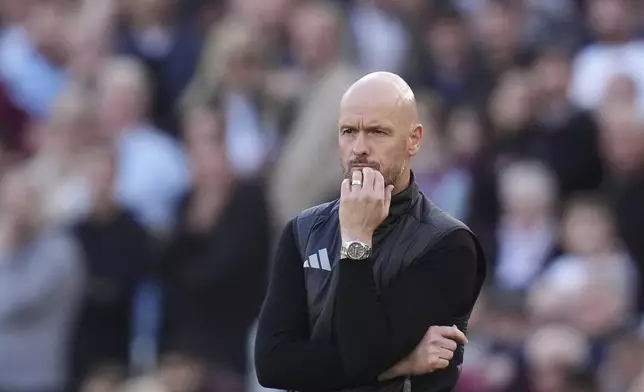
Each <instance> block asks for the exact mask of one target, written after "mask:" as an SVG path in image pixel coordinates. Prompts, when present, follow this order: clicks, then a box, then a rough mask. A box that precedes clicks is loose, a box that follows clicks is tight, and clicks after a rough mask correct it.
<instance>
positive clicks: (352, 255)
mask: <svg viewBox="0 0 644 392" xmlns="http://www.w3.org/2000/svg"><path fill="white" fill-rule="evenodd" d="M369 256H371V247H370V246H369V245H367V244H365V243H364V242H360V241H349V242H345V243H344V244H342V248H340V258H341V259H351V260H364V259H367V258H369Z"/></svg>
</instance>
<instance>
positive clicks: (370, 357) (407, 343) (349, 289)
mask: <svg viewBox="0 0 644 392" xmlns="http://www.w3.org/2000/svg"><path fill="white" fill-rule="evenodd" d="M477 268H478V265H477V252H476V246H475V244H474V239H473V238H472V235H471V234H470V233H469V232H468V231H466V230H462V229H459V230H456V231H454V232H452V233H450V234H448V235H446V236H445V237H444V238H443V239H442V240H440V241H439V242H438V243H437V244H436V245H435V246H434V247H432V249H431V250H430V251H428V252H427V253H426V254H424V255H423V256H421V257H420V258H419V259H418V260H415V261H414V263H413V264H412V266H411V267H409V268H408V269H407V270H406V271H405V272H403V274H402V275H401V276H400V277H398V278H397V279H396V280H395V281H394V282H393V283H392V284H391V285H390V286H388V287H386V288H384V289H383V290H382V292H381V293H378V292H377V290H376V284H375V281H374V276H373V261H372V260H371V259H367V260H362V261H356V260H349V259H343V260H341V261H340V276H339V281H338V291H337V298H336V301H337V310H336V312H337V313H336V327H337V331H338V342H339V345H340V349H341V351H342V357H343V358H344V359H345V361H346V362H345V363H346V364H350V366H356V367H358V369H354V371H356V372H358V373H360V374H364V375H365V377H368V378H372V379H374V380H375V379H376V378H377V377H378V375H380V374H382V373H383V372H385V371H387V370H388V369H390V368H391V367H392V366H393V365H395V364H396V363H398V362H399V361H400V360H402V359H403V358H404V357H406V356H407V355H409V354H410V353H411V352H412V351H413V350H414V348H415V347H416V346H417V345H418V344H419V343H420V342H421V340H422V338H423V336H424V335H425V333H426V332H427V330H428V328H429V327H430V326H432V325H451V324H448V323H451V321H452V318H453V317H454V316H455V315H463V314H466V313H467V312H469V310H470V307H471V306H472V303H473V301H474V299H475V296H476V295H478V293H477V292H476V289H477Z"/></svg>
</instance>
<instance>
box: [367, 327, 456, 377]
mask: <svg viewBox="0 0 644 392" xmlns="http://www.w3.org/2000/svg"><path fill="white" fill-rule="evenodd" d="M458 344H467V337H465V334H464V333H463V332H461V330H459V329H458V328H457V327H455V326H454V327H441V326H432V327H430V328H429V329H428V330H427V333H425V336H423V339H422V340H421V341H420V343H419V344H418V346H416V348H415V349H414V351H412V353H411V354H409V355H408V356H407V357H406V358H405V359H403V360H402V361H400V362H398V363H397V364H395V365H394V366H393V367H392V368H391V369H389V370H388V371H387V372H385V373H384V374H382V375H381V376H380V377H379V379H380V380H389V379H392V378H396V377H401V376H409V375H413V376H419V375H422V374H428V373H432V372H435V371H437V370H440V369H445V368H446V367H448V366H449V362H450V361H451V360H452V358H453V357H454V351H456V348H457V347H458Z"/></svg>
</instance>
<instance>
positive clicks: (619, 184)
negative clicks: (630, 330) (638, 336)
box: [598, 102, 644, 316]
mask: <svg viewBox="0 0 644 392" xmlns="http://www.w3.org/2000/svg"><path fill="white" fill-rule="evenodd" d="M598 116H599V118H600V123H601V151H602V155H603V157H604V160H605V162H606V164H607V166H608V172H609V176H610V177H609V180H608V182H607V183H606V185H605V187H606V193H607V194H609V195H610V198H611V203H612V205H613V208H614V213H615V216H616V220H617V229H618V233H619V235H620V237H621V238H622V240H623V241H624V244H625V245H626V249H627V251H628V252H629V253H630V255H631V256H632V258H633V260H634V261H635V263H636V266H637V271H638V275H639V281H640V293H639V300H638V311H639V314H640V316H641V315H642V314H644V285H642V283H641V282H644V246H643V244H644V243H643V242H642V241H641V238H642V237H641V235H642V233H643V232H644V231H643V230H644V208H643V207H642V203H641V201H642V200H644V118H643V117H642V112H641V111H640V110H639V108H638V107H637V106H635V105H628V104H623V103H621V102H617V103H614V104H609V105H607V106H605V107H604V108H602V110H601V111H599V112H598Z"/></svg>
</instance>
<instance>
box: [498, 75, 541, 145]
mask: <svg viewBox="0 0 644 392" xmlns="http://www.w3.org/2000/svg"><path fill="white" fill-rule="evenodd" d="M530 89H531V83H530V79H529V78H528V77H527V75H526V74H524V73H522V72H519V71H510V72H506V73H505V74H504V75H503V77H502V78H501V80H500V81H499V84H498V85H497V87H496V90H495V91H494V93H493V95H492V97H491V101H490V116H491V117H492V122H493V124H494V126H495V128H496V129H497V131H500V132H506V131H511V132H515V131H520V130H522V128H523V127H525V126H526V125H528V123H529V122H530V120H531V118H532V109H531V105H532V98H533V97H532V92H531V91H530Z"/></svg>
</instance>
